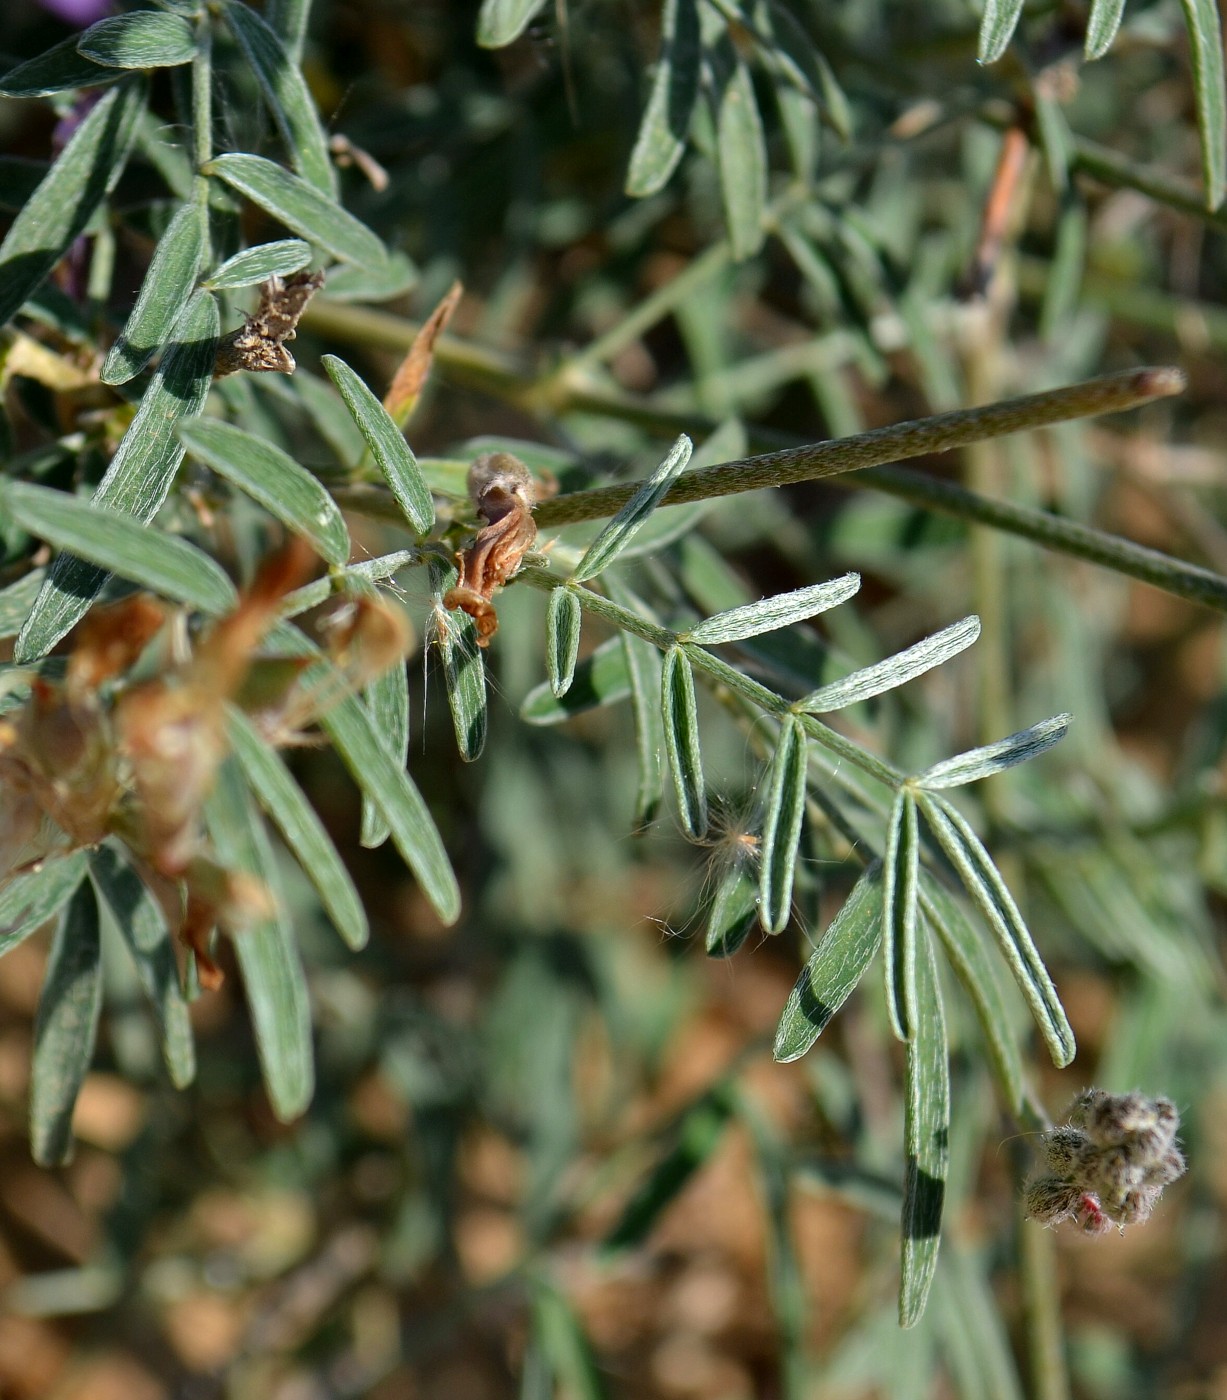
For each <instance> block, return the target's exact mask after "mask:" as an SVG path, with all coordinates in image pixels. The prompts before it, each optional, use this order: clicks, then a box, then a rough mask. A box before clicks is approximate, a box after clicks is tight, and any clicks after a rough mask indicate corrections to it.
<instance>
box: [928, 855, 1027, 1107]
mask: <svg viewBox="0 0 1227 1400" xmlns="http://www.w3.org/2000/svg"><path fill="white" fill-rule="evenodd" d="M920 906H921V908H922V909H923V911H924V916H925V919H926V920H927V922H928V924H929V926H930V928H932V929H934V930H935V931H936V933H937V936H938V937H939V938H940V939H941V941H942V947H943V948H944V949H945V950H946V956H947V958H949V959H950V963H951V966H952V967H953V968H954V970H955V972H956V974H957V975H958V978H959V981H960V982H961V983H962V984H963V989H964V991H966V992H967V995H968V996H969V997H970V998H971V1001H972V1005H973V1006H974V1007H975V1010H976V1016H977V1018H978V1020H979V1022H980V1033H981V1035H982V1036H983V1037H984V1043H985V1045H986V1046H987V1047H988V1053H989V1058H990V1060H991V1061H992V1066H993V1072H994V1073H995V1075H996V1077H997V1084H998V1087H999V1088H1000V1090H1001V1095H1002V1099H1003V1101H1004V1102H1005V1104H1006V1105H1007V1106H1008V1107H1009V1108H1010V1110H1011V1111H1012V1112H1013V1113H1015V1114H1017V1113H1021V1112H1022V1108H1023V1102H1024V1099H1025V1096H1026V1088H1025V1085H1024V1082H1023V1064H1022V1055H1021V1053H1020V1051H1019V1045H1018V1037H1017V1035H1015V1034H1014V1030H1013V1018H1012V1017H1011V1015H1010V1008H1009V1006H1008V1004H1007V1002H1006V999H1005V993H1004V992H1003V990H1002V987H1001V983H1000V982H999V981H998V978H997V972H996V969H995V967H994V965H993V960H992V958H991V957H990V956H989V949H988V945H987V944H986V942H985V940H984V938H983V937H981V935H980V934H979V933H978V932H977V931H976V930H975V929H974V928H973V927H972V926H971V924H970V922H969V921H968V919H967V916H966V915H965V914H964V913H963V911H962V909H961V908H960V907H959V903H958V901H957V900H956V899H955V898H954V897H953V895H951V894H950V893H949V892H948V891H947V890H946V889H945V888H944V886H943V885H942V884H941V882H940V881H939V880H937V879H935V878H934V877H933V876H931V875H929V874H928V873H927V872H926V871H921V875H920Z"/></svg>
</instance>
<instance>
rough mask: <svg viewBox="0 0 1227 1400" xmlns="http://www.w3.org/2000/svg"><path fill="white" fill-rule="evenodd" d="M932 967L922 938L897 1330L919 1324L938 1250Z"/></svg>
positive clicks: (940, 1110)
mask: <svg viewBox="0 0 1227 1400" xmlns="http://www.w3.org/2000/svg"><path fill="white" fill-rule="evenodd" d="M946 1056H947V1050H946V1018H945V1013H944V1012H943V1009H942V994H941V986H940V984H939V983H938V980H937V965H936V963H935V962H934V958H933V947H932V944H931V943H930V940H929V938H928V936H927V934H925V935H923V936H922V938H921V943H920V947H918V949H917V956H916V1020H915V1024H914V1026H913V1033H912V1039H911V1040H910V1041H909V1043H908V1047H907V1076H906V1080H907V1082H906V1089H905V1092H906V1095H907V1097H906V1115H905V1126H904V1151H905V1153H906V1163H905V1166H904V1178H903V1217H902V1226H901V1228H902V1234H903V1255H902V1261H901V1273H900V1279H899V1325H900V1326H901V1327H913V1326H915V1324H916V1323H917V1322H919V1321H920V1317H921V1314H922V1313H923V1312H924V1307H925V1301H926V1299H927V1298H928V1296H929V1287H930V1285H931V1284H932V1282H933V1273H934V1270H935V1269H936V1268H937V1252H938V1249H939V1247H940V1244H941V1225H942V1210H943V1207H944V1206H945V1201H946V1173H947V1170H948V1169H949V1165H950V1067H949V1064H948V1062H947V1058H946Z"/></svg>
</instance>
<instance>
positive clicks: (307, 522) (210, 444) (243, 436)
mask: <svg viewBox="0 0 1227 1400" xmlns="http://www.w3.org/2000/svg"><path fill="white" fill-rule="evenodd" d="M179 440H180V442H182V443H183V445H184V446H185V447H186V448H187V450H188V451H189V452H190V453H191V454H192V456H193V457H197V458H199V459H200V461H202V462H204V463H205V464H206V465H207V466H209V467H211V468H212V469H213V470H214V471H215V472H217V474H218V475H219V476H221V477H224V478H225V479H226V480H227V481H229V482H231V483H232V484H233V485H235V486H237V487H238V488H239V490H241V491H244V492H246V494H247V495H249V496H250V497H251V498H252V499H253V500H254V501H258V502H259V504H260V505H262V506H263V507H264V509H265V510H267V511H268V512H269V514H270V515H272V516H274V517H275V518H276V519H278V520H280V521H281V523H282V524H283V525H284V526H285V527H286V528H287V529H288V530H292V531H293V532H294V533H295V534H296V535H300V536H301V537H302V538H303V539H304V540H306V541H307V543H308V544H310V545H311V547H312V548H313V549H314V550H315V552H316V553H317V554H318V555H319V556H320V558H321V559H324V560H325V561H326V562H327V563H329V564H344V563H345V562H346V561H347V560H348V558H349V549H350V545H349V531H348V530H347V529H346V527H345V521H344V519H343V518H342V516H341V512H340V511H339V510H338V509H337V506H336V502H335V501H334V500H333V499H332V497H331V496H330V495H329V494H328V492H327V491H325V490H324V488H323V487H322V486H321V485H320V484H319V482H318V481H317V480H316V479H315V477H313V476H312V475H311V473H310V472H309V471H306V470H305V469H304V468H303V467H300V466H299V465H298V463H297V462H296V461H294V459H293V458H292V457H290V456H288V455H287V454H286V453H284V452H282V450H281V449H280V448H279V447H276V446H274V445H273V444H272V443H271V442H266V441H265V440H264V439H263V438H261V437H257V436H256V434H255V433H248V432H244V430H243V429H242V428H236V427H235V426H234V425H233V424H231V423H224V422H222V420H221V419H220V418H191V419H188V420H187V421H186V422H183V423H180V424H179Z"/></svg>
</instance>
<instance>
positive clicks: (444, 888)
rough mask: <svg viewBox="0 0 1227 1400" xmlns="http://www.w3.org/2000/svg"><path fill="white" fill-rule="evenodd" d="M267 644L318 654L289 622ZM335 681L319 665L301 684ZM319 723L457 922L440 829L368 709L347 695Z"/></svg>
mask: <svg viewBox="0 0 1227 1400" xmlns="http://www.w3.org/2000/svg"><path fill="white" fill-rule="evenodd" d="M269 645H270V647H271V649H273V650H274V651H276V652H277V653H278V654H279V655H282V656H318V655H319V653H318V651H317V649H316V648H314V647H313V646H312V645H311V643H310V642H309V641H308V640H307V639H306V637H304V636H303V634H302V633H301V632H299V631H298V630H297V629H296V628H294V627H292V626H290V625H289V624H288V623H282V624H281V625H280V626H278V627H277V628H276V630H275V631H274V632H273V634H272V636H271V637H270V639H269ZM335 679H336V672H335V668H334V667H332V666H330V665H329V664H328V663H326V662H320V664H319V665H317V666H313V667H311V668H310V669H309V670H308V671H307V672H306V673H305V675H304V677H303V685H304V686H306V687H310V686H312V685H316V684H319V685H321V686H328V685H329V684H330V682H335ZM320 724H321V725H322V726H323V728H324V730H325V732H326V733H327V734H328V735H329V737H330V738H331V739H332V742H333V744H334V745H335V747H336V750H337V753H338V754H339V755H340V756H341V761H342V762H343V763H344V764H345V766H346V768H348V769H349V771H350V773H351V775H352V776H353V779H354V781H355V782H356V783H357V784H358V786H359V788H360V789H361V790H362V791H363V792H364V793H366V794H367V795H368V796H369V797H370V798H371V800H372V801H373V802H374V803H375V805H376V806H377V807H378V808H379V810H380V812H382V814H383V817H384V820H385V821H386V822H387V823H388V825H389V827H391V829H392V841H393V843H394V844H395V846H396V849H397V850H398V851H399V852H400V853H401V856H402V857H403V858H404V860H405V862H406V864H407V865H408V866H409V868H410V870H412V871H413V873H414V875H415V876H416V878H417V881H418V884H419V885H420V886H421V887H422V893H423V894H424V895H425V896H426V898H427V899H428V900H429V901H430V903H431V905H432V906H433V908H434V910H435V912H436V913H437V914H438V915H439V917H440V918H441V919H442V920H443V922H444V923H446V924H453V923H455V922H456V920H457V918H459V916H460V889H459V887H458V886H457V884H456V877H455V875H454V874H453V873H452V867H451V865H450V863H449V862H448V859H447V852H446V851H445V850H444V848H443V840H442V838H441V837H440V835H439V830H438V828H437V827H436V826H435V824H434V821H433V820H432V818H431V815H430V812H429V811H428V810H427V807H426V804H425V802H423V801H422V795H421V793H420V792H418V790H417V788H416V787H415V786H414V784H413V782H412V781H411V779H410V777H409V775H408V773H406V772H405V769H404V767H403V766H402V765H401V763H400V762H399V760H398V759H397V757H396V755H395V754H393V753H392V752H391V750H390V749H389V748H388V747H387V745H386V744H385V743H384V740H383V737H382V736H381V735H380V734H379V733H378V731H377V730H376V729H375V726H374V724H373V723H372V722H371V717H370V714H369V713H368V711H367V709H366V707H365V706H364V705H363V704H361V702H360V701H358V700H357V699H355V698H354V697H353V696H352V695H349V696H346V697H345V698H344V699H343V700H341V701H340V702H339V703H338V704H336V705H334V706H333V707H332V709H330V710H328V711H327V712H326V713H325V714H324V715H323V716H322V717H321V719H320Z"/></svg>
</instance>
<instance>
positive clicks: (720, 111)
mask: <svg viewBox="0 0 1227 1400" xmlns="http://www.w3.org/2000/svg"><path fill="white" fill-rule="evenodd" d="M729 47H730V49H731V44H730V46H729ZM716 136H717V148H716V149H717V160H718V163H719V167H720V191H721V194H722V196H723V199H724V221H725V224H726V226H727V228H728V236H729V244H730V246H731V247H732V250H733V257H734V258H735V259H736V260H737V261H738V262H740V261H742V260H743V259H745V258H750V257H753V256H754V254H755V253H757V252H758V250H759V249H760V248H761V247H762V246H763V240H764V238H765V237H766V225H765V222H764V221H765V216H766V212H767V138H766V136H765V135H764V133H763V119H762V117H761V116H760V115H759V111H758V99H757V98H756V97H755V96H754V83H753V81H752V80H751V78H750V70H749V68H747V67H746V65H745V63H744V62H743V61H742V59H741V58H740V56H736V57H735V59H734V62H733V64H732V69H731V72H730V74H729V77H728V80H727V81H726V82H725V83H724V84H723V85H722V88H721V91H720V95H719V99H718V107H717V112H716Z"/></svg>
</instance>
